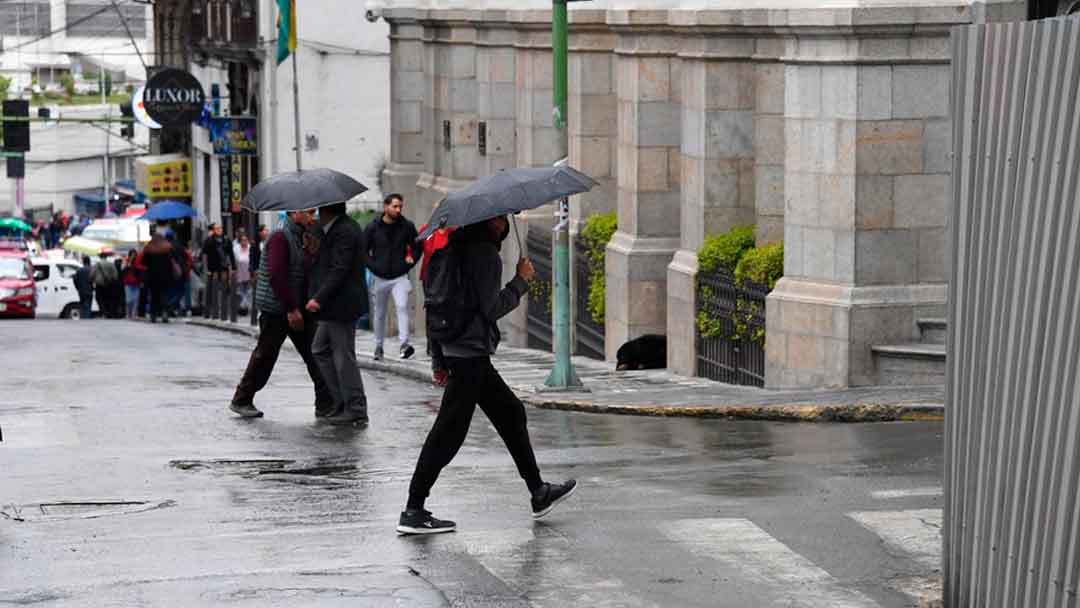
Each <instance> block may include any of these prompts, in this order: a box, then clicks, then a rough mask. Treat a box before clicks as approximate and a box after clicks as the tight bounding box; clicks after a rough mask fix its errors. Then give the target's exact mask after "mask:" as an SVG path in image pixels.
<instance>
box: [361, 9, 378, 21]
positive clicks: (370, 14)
mask: <svg viewBox="0 0 1080 608" xmlns="http://www.w3.org/2000/svg"><path fill="white" fill-rule="evenodd" d="M364 18H365V19H367V20H368V21H370V22H372V23H375V22H376V21H378V20H379V14H378V13H376V12H375V11H373V10H371V9H370V8H369V9H367V10H366V11H364Z"/></svg>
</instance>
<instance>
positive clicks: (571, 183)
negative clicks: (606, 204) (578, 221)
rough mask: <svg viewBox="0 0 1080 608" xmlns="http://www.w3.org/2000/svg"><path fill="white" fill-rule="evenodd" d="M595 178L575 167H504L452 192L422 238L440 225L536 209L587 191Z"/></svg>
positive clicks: (431, 220)
mask: <svg viewBox="0 0 1080 608" xmlns="http://www.w3.org/2000/svg"><path fill="white" fill-rule="evenodd" d="M595 185H596V181H595V180H593V178H591V177H589V176H588V175H585V174H584V173H582V172H580V171H578V170H577V169H574V168H572V167H567V166H565V165H564V166H560V167H526V168H517V169H503V170H501V171H499V172H498V173H495V174H493V175H489V176H487V177H483V178H480V179H478V180H476V181H475V182H473V183H472V184H470V185H469V186H468V187H467V188H464V189H462V190H458V191H456V192H451V193H450V194H448V195H447V196H446V198H444V199H443V200H442V202H440V203H439V204H438V205H436V207H435V211H434V212H432V214H431V219H430V220H429V221H428V225H427V228H425V229H424V232H423V233H421V234H420V238H421V239H424V238H427V237H428V235H430V234H431V233H432V232H434V231H435V229H436V228H444V227H456V226H467V225H469V224H475V223H476V222H482V221H484V220H488V219H491V218H493V217H498V216H500V215H509V214H511V213H519V212H521V211H528V210H529V209H535V208H537V207H539V206H541V205H544V204H547V203H550V202H551V201H554V200H558V199H560V198H563V197H566V196H570V195H572V194H580V193H582V192H587V191H589V190H590V189H592V187H593V186H595Z"/></svg>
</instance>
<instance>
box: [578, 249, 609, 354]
mask: <svg viewBox="0 0 1080 608" xmlns="http://www.w3.org/2000/svg"><path fill="white" fill-rule="evenodd" d="M594 270H599V271H600V272H603V271H604V269H603V268H600V269H594V268H593V267H592V264H591V263H590V261H589V256H588V252H587V250H586V248H585V246H584V245H583V244H582V242H581V240H580V239H579V240H578V241H577V242H576V243H575V244H574V272H575V273H576V275H577V276H576V277H575V279H576V280H577V293H576V294H575V299H576V300H577V301H576V302H575V310H574V313H575V314H574V329H575V330H576V331H575V333H576V340H575V341H576V345H575V349H574V352H575V353H576V354H578V355H582V356H585V357H589V358H591V359H603V358H604V324H603V323H597V322H596V320H595V319H593V315H592V312H591V311H590V310H589V286H590V284H591V283H592V274H593V271H594Z"/></svg>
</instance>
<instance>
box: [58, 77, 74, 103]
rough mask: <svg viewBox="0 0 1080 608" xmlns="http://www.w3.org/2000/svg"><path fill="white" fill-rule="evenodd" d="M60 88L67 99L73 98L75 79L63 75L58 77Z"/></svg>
mask: <svg viewBox="0 0 1080 608" xmlns="http://www.w3.org/2000/svg"><path fill="white" fill-rule="evenodd" d="M60 87H61V88H63V89H64V94H65V95H67V98H68V99H71V98H72V97H74V96H75V79H74V78H72V76H71V74H64V75H63V76H61V77H60Z"/></svg>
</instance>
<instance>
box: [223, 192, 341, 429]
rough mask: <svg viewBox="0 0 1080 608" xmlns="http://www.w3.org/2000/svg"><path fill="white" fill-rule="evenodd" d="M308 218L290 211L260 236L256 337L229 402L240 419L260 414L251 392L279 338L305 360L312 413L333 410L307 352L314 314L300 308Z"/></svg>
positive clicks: (309, 249)
mask: <svg viewBox="0 0 1080 608" xmlns="http://www.w3.org/2000/svg"><path fill="white" fill-rule="evenodd" d="M314 223H315V214H314V212H312V211H294V212H291V213H289V214H288V215H287V216H286V219H285V223H284V225H283V226H282V227H281V228H280V229H278V230H276V231H274V233H273V234H271V235H270V236H269V238H268V239H267V241H266V255H265V256H264V258H263V260H262V263H261V264H260V265H259V271H258V282H257V284H256V287H255V308H256V309H257V310H258V311H259V313H260V314H259V341H258V343H256V344H255V350H254V351H252V353H251V358H250V359H249V360H248V364H247V369H245V370H244V376H243V377H242V378H241V379H240V384H238V385H237V386H236V392H235V393H233V398H232V402H231V403H230V404H229V409H230V410H232V411H233V412H235V413H237V414H239V415H240V416H242V417H244V418H261V417H262V415H263V413H262V411H260V410H259V409H258V408H256V407H255V393H257V392H259V391H261V390H262V389H263V387H265V386H266V383H267V381H269V380H270V374H271V373H272V372H273V371H274V364H275V363H277V359H278V355H279V354H280V353H281V345H282V344H284V343H285V338H288V339H289V340H291V341H292V343H293V346H294V347H296V351H297V352H298V353H300V357H301V358H302V359H303V360H304V364H305V365H307V370H308V375H309V376H311V382H312V383H313V384H314V386H315V416H316V417H317V418H322V417H326V416H329V415H331V414H333V413H334V399H333V397H332V396H331V394H330V388H329V387H328V386H327V384H326V381H325V380H323V375H322V372H321V371H319V366H318V364H317V363H316V362H315V357H314V356H313V355H312V354H311V343H312V341H313V340H314V338H315V328H316V324H315V318H314V316H312V315H311V314H310V313H308V312H307V311H305V310H304V309H303V302H304V297H306V295H307V291H308V282H309V277H310V276H311V267H312V263H313V261H314V254H315V249H316V248H317V247H316V245H315V243H317V241H316V240H315V239H314V238H312V237H311V235H310V234H308V231H309V228H310V227H311V226H312V225H313V224H314ZM253 314H254V313H253Z"/></svg>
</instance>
